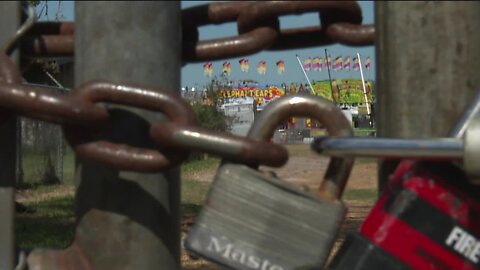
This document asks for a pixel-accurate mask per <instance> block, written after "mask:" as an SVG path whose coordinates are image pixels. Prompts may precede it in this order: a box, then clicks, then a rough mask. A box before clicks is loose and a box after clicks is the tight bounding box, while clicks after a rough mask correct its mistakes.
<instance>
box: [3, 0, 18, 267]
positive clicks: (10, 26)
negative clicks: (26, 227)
mask: <svg viewBox="0 0 480 270" xmlns="http://www.w3.org/2000/svg"><path fill="white" fill-rule="evenodd" d="M20 14H21V9H20V2H18V1H5V2H1V3H0V15H1V23H0V44H5V43H6V42H7V40H9V39H10V38H11V37H12V36H13V35H14V34H15V32H16V31H17V29H18V27H19V25H20V20H21V18H20ZM14 59H15V60H16V61H15V62H16V63H17V64H18V62H19V61H18V54H14ZM16 134H17V118H16V117H10V118H9V119H8V120H7V121H6V122H5V123H3V124H1V125H0V149H1V151H0V217H1V218H0V270H11V269H13V268H14V265H15V249H14V247H15V231H14V226H15V222H14V221H15V201H14V198H15V179H16V156H17V152H16V148H17V145H16V142H17V140H16Z"/></svg>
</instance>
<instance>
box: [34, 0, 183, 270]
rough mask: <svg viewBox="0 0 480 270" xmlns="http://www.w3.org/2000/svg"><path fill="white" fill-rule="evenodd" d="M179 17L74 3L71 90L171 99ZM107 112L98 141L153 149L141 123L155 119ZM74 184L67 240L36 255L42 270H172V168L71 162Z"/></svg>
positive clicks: (133, 7) (175, 189)
mask: <svg viewBox="0 0 480 270" xmlns="http://www.w3.org/2000/svg"><path fill="white" fill-rule="evenodd" d="M180 12H181V10H180V2H175V1H172V2H170V1H158V2H155V1H153V2H149V1H136V2H135V1H132V2H129V1H125V2H95V1H93V2H83V1H78V2H76V4H75V85H77V86H78V85H80V84H82V83H85V82H87V81H90V80H93V79H107V80H110V81H114V82H131V83H141V84H149V85H157V86H159V87H161V88H165V89H170V90H171V91H179V89H180V67H181V66H180V59H181V47H182V46H181V36H180V34H181V23H180V19H181V13H180ZM108 108H109V111H110V116H111V117H110V119H111V121H110V123H109V124H108V126H106V127H105V128H104V131H102V134H100V135H99V137H101V138H103V139H107V140H112V141H116V142H122V143H125V144H130V145H134V146H139V147H145V148H154V147H155V146H154V145H153V142H152V140H151V139H150V137H149V123H151V122H152V121H154V120H158V119H159V118H160V117H162V118H163V117H164V116H163V115H162V114H159V113H153V112H149V111H145V110H142V109H138V108H131V107H126V106H120V105H112V104H110V105H108ZM76 184H77V194H76V214H77V224H78V225H77V228H76V235H75V240H74V242H73V243H72V244H71V246H70V247H69V248H67V250H66V251H64V252H58V255H52V254H48V253H47V252H43V255H41V254H39V253H37V255H38V256H37V258H38V257H42V259H38V261H41V263H42V265H43V266H44V268H45V269H47V268H48V267H50V265H53V267H56V268H57V269H58V268H61V265H60V264H61V263H60V261H61V259H60V258H59V257H63V259H64V260H63V262H64V263H65V262H68V263H69V264H78V265H82V266H85V267H86V266H88V267H87V268H89V269H180V170H179V168H175V169H172V170H168V171H165V172H163V173H149V174H141V173H134V172H127V171H118V170H114V169H109V168H106V167H104V166H101V165H99V164H97V163H94V162H92V161H89V160H84V159H82V158H80V157H78V156H77V160H76ZM30 256H31V255H30ZM47 259H48V260H49V261H47ZM71 267H72V268H69V269H77V268H81V267H77V268H74V267H73V266H71ZM50 269H51V268H50ZM61 269H63V268H61ZM82 269H83V268H82Z"/></svg>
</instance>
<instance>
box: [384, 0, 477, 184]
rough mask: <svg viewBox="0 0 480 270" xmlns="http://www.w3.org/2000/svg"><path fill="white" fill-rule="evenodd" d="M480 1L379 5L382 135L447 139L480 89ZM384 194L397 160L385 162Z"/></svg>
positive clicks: (388, 2) (385, 3) (390, 2)
mask: <svg viewBox="0 0 480 270" xmlns="http://www.w3.org/2000/svg"><path fill="white" fill-rule="evenodd" d="M479 12H480V3H479V2H448V1H447V2H444V1H441V2H435V1H434V2H430V1H419V2H396V1H386V2H376V3H375V34H376V42H375V44H376V60H377V67H379V68H377V80H378V84H377V85H378V88H377V93H378V99H377V101H378V102H377V104H378V135H379V136H381V137H394V138H409V137H416V138H423V137H442V136H446V135H447V134H448V132H449V130H450V129H452V128H453V127H454V126H455V122H456V121H457V119H458V118H459V117H460V115H461V112H462V111H463V110H464V108H465V106H466V105H467V104H468V103H469V102H468V101H469V100H471V99H472V98H473V97H474V94H475V87H477V86H479V85H480V77H479V76H478V74H477V73H478V70H480V50H478V48H479V46H480V34H478V33H477V32H478V31H477V26H478V25H480V16H478V14H479ZM379 165H380V166H379V189H380V190H383V187H384V185H385V183H386V182H387V181H388V176H389V175H390V174H391V173H392V171H393V170H394V169H395V167H396V165H397V162H391V161H388V162H381V163H380V164H379Z"/></svg>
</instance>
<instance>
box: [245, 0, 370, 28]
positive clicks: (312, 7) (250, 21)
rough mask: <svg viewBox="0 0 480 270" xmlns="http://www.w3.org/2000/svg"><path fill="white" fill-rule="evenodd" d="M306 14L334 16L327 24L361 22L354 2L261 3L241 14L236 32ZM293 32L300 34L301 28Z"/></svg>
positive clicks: (358, 7) (360, 16)
mask: <svg viewBox="0 0 480 270" xmlns="http://www.w3.org/2000/svg"><path fill="white" fill-rule="evenodd" d="M306 12H319V15H321V16H320V18H322V17H324V16H326V15H325V14H329V15H330V14H332V13H333V14H335V15H330V16H329V17H328V18H329V19H328V21H329V24H332V23H336V22H348V23H353V24H360V23H361V22H362V11H361V9H360V6H359V5H358V3H357V2H356V1H263V2H259V3H257V4H255V5H252V6H251V7H249V9H248V12H243V13H241V15H240V16H239V18H238V21H237V23H238V31H239V33H245V32H248V31H251V29H254V28H256V27H258V25H262V23H263V22H265V20H268V19H271V18H274V19H276V20H278V18H279V17H280V16H282V15H292V14H295V15H298V14H303V13H306ZM330 18H331V19H330ZM277 30H279V29H277ZM295 30H296V31H298V32H301V31H302V28H296V29H295Z"/></svg>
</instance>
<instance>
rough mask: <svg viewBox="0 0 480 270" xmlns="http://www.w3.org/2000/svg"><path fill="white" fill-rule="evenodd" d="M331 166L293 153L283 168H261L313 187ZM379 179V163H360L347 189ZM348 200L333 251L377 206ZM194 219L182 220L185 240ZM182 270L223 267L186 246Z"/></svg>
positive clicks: (202, 177)
mask: <svg viewBox="0 0 480 270" xmlns="http://www.w3.org/2000/svg"><path fill="white" fill-rule="evenodd" d="M327 165H328V159H327V158H319V157H316V156H291V157H290V159H289V161H288V163H287V164H286V165H285V166H284V167H282V168H280V169H272V168H267V167H260V169H261V170H273V171H274V172H275V174H276V175H277V176H278V177H279V178H281V179H283V180H285V181H287V182H290V183H293V184H298V185H307V186H312V185H315V184H318V183H320V181H321V179H322V177H323V174H324V172H325V169H326V167H327ZM214 173H215V171H207V172H201V173H192V174H191V175H188V177H189V178H190V179H196V180H198V181H211V179H212V178H213V177H214ZM376 179H377V163H376V162H357V163H355V165H354V167H353V170H352V173H351V177H350V179H349V182H348V183H347V187H346V189H347V190H348V189H372V188H376V185H377V183H376V181H377V180H376ZM344 202H345V204H346V205H347V207H348V209H349V210H348V214H347V218H346V220H345V223H344V224H343V226H342V228H341V231H340V234H339V237H338V240H337V242H336V244H335V247H334V249H333V252H332V254H334V253H335V252H336V251H337V250H338V248H339V247H340V245H341V243H342V241H343V239H344V237H345V234H346V233H347V232H348V231H352V230H356V229H357V228H358V227H359V226H360V224H361V222H362V221H363V219H364V218H365V217H366V215H367V214H368V212H369V211H370V209H371V207H372V206H373V204H372V203H371V202H365V201H355V200H345V201H344ZM194 222H195V217H189V218H187V219H184V220H183V221H182V240H183V238H184V237H185V235H186V234H187V233H188V231H189V229H190V227H191V226H192V225H193V224H194ZM182 242H183V241H182ZM182 269H184V270H187V269H188V270H200V269H205V270H217V269H223V268H221V267H219V266H217V265H215V264H212V263H209V262H207V261H205V260H201V259H199V260H193V259H191V258H190V257H189V256H188V254H187V253H186V252H185V250H184V249H182Z"/></svg>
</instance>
